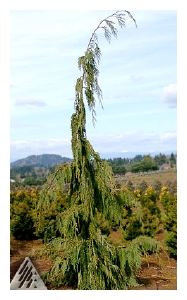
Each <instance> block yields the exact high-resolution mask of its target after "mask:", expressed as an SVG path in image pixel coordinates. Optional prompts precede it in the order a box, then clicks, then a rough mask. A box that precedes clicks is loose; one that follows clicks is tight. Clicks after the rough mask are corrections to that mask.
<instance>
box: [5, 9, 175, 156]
mask: <svg viewBox="0 0 187 300" xmlns="http://www.w3.org/2000/svg"><path fill="white" fill-rule="evenodd" d="M113 12H115V10H103V9H102V10H98V9H97V10H74V11H73V10H35V11H33V10H12V11H11V12H10V159H11V160H15V159H20V158H24V157H26V156H28V155H33V154H43V153H51V154H60V155H62V156H68V157H72V154H71V129H70V119H71V115H72V113H73V112H74V94H75V92H74V90H75V82H76V79H77V78H78V77H79V76H80V72H79V70H78V67H77V61H78V57H79V56H82V55H84V52H85V50H86V47H87V44H88V41H89V38H90V36H91V34H92V31H93V30H94V29H95V28H96V27H97V25H98V23H99V22H100V20H102V19H103V18H105V17H107V16H108V15H110V14H112V13H113ZM130 12H131V13H132V15H133V16H134V18H135V19H136V22H137V25H138V28H136V27H135V26H134V23H133V21H132V20H131V19H129V17H128V16H127V17H126V21H127V23H126V28H124V29H120V28H118V37H117V39H116V38H113V39H112V41H111V43H110V44H109V43H108V42H107V41H106V40H105V38H104V35H103V34H102V32H100V33H99V34H98V36H99V45H100V48H101V52H102V57H101V62H100V65H99V70H100V75H99V84H100V87H101V89H102V92H103V101H102V103H103V107H104V109H102V108H101V106H100V105H99V102H98V104H97V105H96V112H97V122H96V125H95V127H93V125H92V118H91V114H90V113H89V111H88V112H87V137H88V139H89V141H90V142H91V143H92V145H93V147H94V149H95V150H96V151H98V152H99V153H100V154H101V156H111V157H112V156H113V155H114V154H115V153H118V155H119V154H121V155H124V153H128V152H134V153H137V154H138V153H142V152H143V153H147V154H148V153H152V152H162V153H165V152H167V151H170V150H172V151H176V150H177V11H176V10H170V9H168V10H133V9H131V10H130ZM127 156H128V155H127Z"/></svg>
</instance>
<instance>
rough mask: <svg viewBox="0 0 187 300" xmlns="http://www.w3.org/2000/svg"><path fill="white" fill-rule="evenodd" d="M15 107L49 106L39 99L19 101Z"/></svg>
mask: <svg viewBox="0 0 187 300" xmlns="http://www.w3.org/2000/svg"><path fill="white" fill-rule="evenodd" d="M15 105H16V106H17V105H21V106H22V105H34V106H46V105H47V104H46V103H45V102H44V101H43V100H39V99H17V100H16V102H15Z"/></svg>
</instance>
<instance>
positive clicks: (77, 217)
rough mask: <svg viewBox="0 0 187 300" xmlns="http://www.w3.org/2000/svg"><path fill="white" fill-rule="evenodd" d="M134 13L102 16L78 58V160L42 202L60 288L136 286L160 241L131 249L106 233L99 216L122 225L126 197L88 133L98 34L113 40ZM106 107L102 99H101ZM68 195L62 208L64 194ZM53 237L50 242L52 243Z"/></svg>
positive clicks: (74, 126) (142, 240)
mask: <svg viewBox="0 0 187 300" xmlns="http://www.w3.org/2000/svg"><path fill="white" fill-rule="evenodd" d="M126 16H128V17H130V18H131V19H132V20H133V21H134V23H135V25H136V21H135V19H134V18H133V16H132V15H131V13H130V12H128V11H116V12H115V13H113V14H112V15H111V16H109V17H107V18H106V19H104V20H102V21H101V22H100V23H99V25H98V26H97V28H96V29H95V30H94V32H93V34H92V36H91V38H90V40H89V43H88V46H87V49H86V52H85V54H84V55H83V56H81V57H79V59H78V67H79V69H80V72H81V76H80V77H79V78H78V79H77V82H76V86H75V103H74V106H75V112H74V113H73V115H72V118H71V132H72V152H73V162H72V163H68V164H63V165H60V166H59V167H58V168H57V169H56V171H55V173H54V174H53V175H52V176H51V177H49V178H48V183H47V184H46V185H45V186H44V188H43V191H42V193H41V197H40V200H39V203H38V208H37V214H38V221H37V222H38V224H37V227H38V228H37V230H38V233H40V234H45V232H46V231H47V232H48V235H47V236H45V242H46V254H47V255H49V257H50V258H51V259H52V261H53V262H54V264H53V267H52V268H51V270H50V272H49V273H48V277H47V278H48V279H49V280H50V282H52V283H53V285H54V286H59V285H62V284H71V285H72V284H73V285H74V286H75V287H76V288H77V289H81V290H89V289H91V290H93V289H96V290H97V289H103V290H105V289H115V290H117V289H127V288H128V287H129V286H132V285H135V284H136V276H135V271H136V269H137V268H138V267H140V264H141V256H142V252H146V251H148V250H154V249H156V248H157V245H156V243H155V241H154V240H152V239H150V238H148V237H138V238H137V239H135V240H133V241H132V242H131V243H129V244H128V246H127V247H119V246H116V245H114V244H112V243H111V242H110V241H109V240H108V238H107V236H105V235H104V234H102V232H101V229H100V222H99V218H100V217H102V220H109V221H111V222H115V224H117V223H118V224H120V220H121V219H122V207H121V204H122V202H123V201H122V198H123V197H122V196H120V195H119V194H117V191H116V190H115V182H114V179H113V173H112V169H111V167H110V166H109V164H108V163H107V162H106V161H103V160H102V159H101V158H100V156H99V154H98V153H96V152H95V151H94V149H93V147H92V145H91V144H90V142H89V141H88V139H87V137H86V107H85V104H86V103H87V105H88V107H89V109H90V110H91V113H92V120H93V123H94V122H95V117H96V112H95V104H96V96H97V98H98V99H99V101H100V103H101V100H102V91H101V88H100V87H99V84H98V76H99V70H98V64H99V61H100V58H101V50H100V48H99V44H98V36H97V32H98V31H99V30H104V35H105V38H106V40H107V41H108V42H110V41H111V37H112V36H117V28H116V23H115V21H116V22H117V23H118V25H119V26H120V27H121V28H124V27H125V23H126V19H125V18H126ZM101 105H102V103H101ZM59 191H61V192H63V193H64V202H63V203H62V205H61V209H59V204H58V205H57V204H55V203H58V192H59ZM51 207H53V208H54V209H56V208H57V207H58V214H56V215H55V217H54V218H55V220H52V219H51V220H52V221H53V222H51V221H50V222H49V223H48V224H47V223H46V220H45V212H46V211H48V210H50V209H51ZM49 239H50V241H49Z"/></svg>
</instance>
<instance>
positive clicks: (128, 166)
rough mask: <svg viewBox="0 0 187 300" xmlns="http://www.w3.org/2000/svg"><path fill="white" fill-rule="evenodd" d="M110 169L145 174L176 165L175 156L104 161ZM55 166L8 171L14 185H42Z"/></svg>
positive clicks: (116, 171) (20, 168)
mask: <svg viewBox="0 0 187 300" xmlns="http://www.w3.org/2000/svg"><path fill="white" fill-rule="evenodd" d="M106 161H107V162H108V163H109V164H110V166H111V167H112V171H113V173H114V175H115V174H125V173H127V172H133V173H137V172H147V171H154V170H158V169H159V167H160V166H161V165H163V164H169V165H170V166H171V167H173V166H175V165H176V156H175V155H174V154H173V153H171V155H169V156H166V155H165V154H162V153H160V154H159V155H156V156H155V157H151V156H150V155H140V154H139V155H136V156H135V157H134V158H121V157H117V158H113V159H107V160H106ZM55 168H56V166H43V165H40V167H38V166H37V167H36V166H32V165H25V166H21V167H12V168H11V169H10V178H11V179H13V180H15V183H14V185H17V186H19V185H30V186H32V185H34V186H37V185H40V186H41V185H43V184H44V183H45V182H46V180H47V177H48V176H49V175H50V174H52V173H53V172H54V170H55Z"/></svg>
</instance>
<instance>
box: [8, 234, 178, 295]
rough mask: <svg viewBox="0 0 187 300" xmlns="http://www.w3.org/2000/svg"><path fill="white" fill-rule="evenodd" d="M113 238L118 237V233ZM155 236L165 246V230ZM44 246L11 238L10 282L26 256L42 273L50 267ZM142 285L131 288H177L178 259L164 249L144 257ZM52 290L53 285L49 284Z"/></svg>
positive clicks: (141, 272)
mask: <svg viewBox="0 0 187 300" xmlns="http://www.w3.org/2000/svg"><path fill="white" fill-rule="evenodd" d="M113 238H114V239H117V238H118V236H117V234H116V233H113ZM155 238H156V239H158V240H159V241H160V242H161V243H162V246H163V231H162V230H160V231H159V232H158V233H157V234H156V235H155ZM42 247H43V244H42V241H41V240H33V241H18V240H15V239H14V238H11V255H10V282H11V281H12V279H13V277H14V275H15V273H16V272H17V270H18V268H19V266H20V265H21V263H22V262H23V260H24V259H25V257H26V256H28V257H30V259H31V261H32V262H33V264H34V266H35V267H36V269H37V271H38V272H39V274H40V275H41V274H42V272H45V271H48V270H49V269H50V266H51V264H50V261H49V260H48V259H47V258H46V257H44V256H41V257H40V256H38V255H37V253H38V250H40V249H41V248H42ZM137 276H138V278H139V282H140V285H139V287H136V288H131V290H176V289H177V260H176V259H174V258H171V257H169V256H168V254H167V252H166V251H165V250H164V246H163V250H162V251H161V253H159V256H156V255H154V254H152V255H149V256H148V257H147V258H144V259H143V262H142V266H141V268H140V269H139V270H138V272H137ZM47 288H48V289H49V290H50V289H52V287H50V286H47ZM71 289H72V287H67V286H62V287H59V288H57V290H71Z"/></svg>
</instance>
